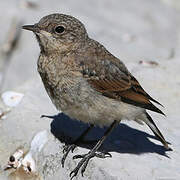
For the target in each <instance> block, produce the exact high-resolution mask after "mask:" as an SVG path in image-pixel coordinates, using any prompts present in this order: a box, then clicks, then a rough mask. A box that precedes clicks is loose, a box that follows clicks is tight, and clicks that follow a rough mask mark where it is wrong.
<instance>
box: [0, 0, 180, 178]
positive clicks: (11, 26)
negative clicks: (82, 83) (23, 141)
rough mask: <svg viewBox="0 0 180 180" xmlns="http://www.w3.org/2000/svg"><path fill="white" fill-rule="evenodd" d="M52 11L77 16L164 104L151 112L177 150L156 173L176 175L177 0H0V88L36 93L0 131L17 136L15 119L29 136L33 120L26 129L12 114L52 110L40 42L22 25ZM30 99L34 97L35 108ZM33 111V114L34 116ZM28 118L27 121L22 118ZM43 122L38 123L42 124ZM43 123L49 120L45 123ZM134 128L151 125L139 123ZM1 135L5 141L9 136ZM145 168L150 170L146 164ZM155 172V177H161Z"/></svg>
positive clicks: (179, 40) (179, 70)
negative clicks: (42, 77) (41, 69)
mask: <svg viewBox="0 0 180 180" xmlns="http://www.w3.org/2000/svg"><path fill="white" fill-rule="evenodd" d="M51 13H64V14H69V15H72V16H74V17H76V18H78V19H79V20H81V21H82V22H83V23H84V25H85V27H86V29H87V31H88V33H89V36H90V37H91V38H93V39H96V40H97V41H99V42H101V43H102V44H103V45H104V46H105V47H106V48H107V49H108V50H109V51H110V52H111V53H112V54H114V55H115V56H117V57H118V58H120V59H121V60H122V61H123V62H124V63H125V64H126V65H127V67H128V69H129V70H130V72H131V73H132V74H133V75H135V76H136V77H137V79H138V81H139V82H140V84H142V86H143V87H144V89H145V90H146V91H147V92H148V93H149V94H150V95H152V97H154V98H155V99H157V100H158V101H159V102H161V103H162V104H163V105H164V106H165V107H166V108H165V109H163V111H164V112H165V113H166V114H167V118H164V117H160V116H159V115H157V114H153V117H154V118H155V119H157V121H156V123H157V125H158V127H160V129H161V130H162V132H163V134H164V136H165V137H167V139H168V141H170V142H171V143H172V145H173V147H174V149H175V151H174V152H175V154H174V153H172V154H171V157H172V159H173V157H174V159H173V161H171V163H169V161H168V160H167V159H165V160H164V161H162V164H163V162H165V163H164V166H163V167H164V168H165V169H166V170H165V169H161V170H160V171H158V172H156V173H155V174H156V175H157V174H158V173H161V172H163V173H165V174H167V175H168V177H174V176H169V175H171V173H172V172H173V173H174V174H176V173H177V167H180V164H178V165H177V163H179V162H180V159H179V158H180V156H179V154H180V153H179V152H177V151H176V150H177V149H180V142H179V138H180V132H179V129H180V123H179V115H180V113H179V108H180V91H179V89H180V0H131V1H130V0H129V1H128V0H126V1H124V0H51V1H50V0H1V1H0V23H1V26H0V27H1V28H0V93H3V92H6V91H9V90H15V89H18V88H19V87H25V90H23V93H24V92H26V91H28V90H29V91H30V93H31V92H32V94H33V93H34V95H27V97H28V98H29V99H28V101H27V103H25V102H26V100H27V99H26V100H25V101H24V103H23V104H22V105H21V106H20V107H21V108H19V109H18V110H19V111H23V109H24V111H23V112H21V114H20V116H19V115H17V116H16V113H15V112H14V115H13V116H12V115H10V116H9V117H8V116H7V119H6V120H4V121H2V122H1V121H0V127H1V125H2V127H4V129H3V130H2V131H1V132H0V133H1V134H5V135H6V134H11V133H12V134H11V136H14V137H15V136H16V133H17V131H18V130H16V132H13V129H14V127H15V126H16V123H19V125H18V126H17V127H18V128H20V131H21V130H22V129H23V128H22V127H24V129H23V130H22V134H23V133H24V136H25V135H26V134H27V139H30V138H31V137H32V135H31V136H30V133H31V132H32V131H33V132H34V131H35V128H36V127H37V126H38V125H35V124H34V127H33V126H32V127H33V128H32V130H29V132H28V130H27V128H26V127H25V125H23V123H22V122H21V121H17V122H16V123H15V122H14V118H16V119H19V117H21V118H22V119H23V118H24V122H31V120H32V119H33V118H34V117H36V118H37V117H39V116H40V114H41V113H43V112H50V111H52V109H50V108H49V107H53V105H52V104H51V103H50V105H49V104H48V103H49V102H50V101H49V102H48V99H49V98H47V97H46V98H47V99H45V98H44V97H45V96H47V94H46V93H45V91H44V88H43V86H42V82H41V81H40V77H39V74H38V72H37V65H36V63H37V59H38V56H39V52H40V50H39V46H38V43H37V42H36V39H35V36H34V35H33V33H32V32H28V31H24V30H22V29H21V26H22V25H26V24H34V23H36V22H38V21H39V20H40V19H41V18H42V17H43V16H46V15H48V14H51ZM29 82H33V83H29ZM27 84H29V85H27ZM34 87H35V88H37V89H38V88H39V91H38V90H37V91H36V92H35V90H34V89H33V88H34ZM41 92H43V93H44V94H45V95H44V96H43V98H44V99H43V98H42V99H43V101H42V102H41V99H38V98H40V97H41ZM25 96H26V94H25ZM38 96H39V97H38ZM36 98H37V100H36ZM31 101H32V102H31ZM46 102H47V104H48V105H46ZM28 103H32V104H33V103H36V106H35V107H36V108H35V107H34V105H29V104H28ZM0 104H1V102H0ZM41 104H42V105H41ZM27 107H28V108H29V109H28V108H27ZM38 108H39V109H38ZM42 108H43V109H42ZM25 109H26V111H25ZM45 110H47V111H45ZM30 112H31V114H30ZM32 112H33V113H35V115H33V116H32ZM40 112H41V113H40ZM27 114H28V115H27ZM31 116H32V117H33V118H32V117H31ZM26 118H27V119H28V118H29V121H25V119H26ZM11 119H12V120H11ZM164 119H166V120H164ZM8 121H9V122H8ZM162 122H163V123H162ZM3 123H4V124H3ZM10 123H14V126H12V125H11V126H12V127H11V128H12V129H11V130H12V131H10V130H9V131H7V126H8V127H9V124H10ZM132 123H133V122H132ZM21 126H22V127H21ZM26 126H28V127H30V126H31V125H28V124H26ZM44 126H45V125H44V124H43V123H42V126H41V127H44ZM129 126H131V124H129ZM135 126H136V125H135ZM135 126H134V124H133V127H135ZM47 127H49V122H48V123H46V128H47ZM137 128H139V129H141V130H142V131H149V130H147V129H145V128H144V127H142V128H141V127H139V125H137ZM14 131H15V130H14ZM18 132H19V131H18ZM28 133H29V134H28ZM149 133H150V131H149ZM1 134H0V136H1ZM3 138H4V142H7V141H9V140H10V138H9V139H8V138H6V137H3ZM18 138H19V137H17V139H18ZM7 139H8V140H7ZM1 141H2V140H1ZM2 142H3V141H2ZM2 144H3V143H2ZM2 147H3V148H2V149H1V144H0V152H1V151H2V152H3V153H6V152H5V150H4V147H6V145H4V144H3V145H2ZM7 147H11V148H12V147H13V146H12V145H11V146H7ZM6 155H7V156H6V157H5V158H4V157H3V156H2V155H0V159H1V158H4V162H5V161H6V159H7V157H8V155H9V152H8V153H6ZM158 159H161V156H160V157H159V156H158V158H157V162H159V161H158ZM178 159H179V161H178ZM150 161H151V160H149V161H148V163H149V162H150ZM172 162H173V163H174V165H173V163H172ZM134 163H135V164H136V162H134ZM157 164H158V163H157ZM153 168H154V166H153ZM158 168H159V167H158ZM110 170H111V169H110ZM152 172H154V171H152ZM148 173H151V172H150V170H149V171H148ZM130 174H133V173H131V172H130ZM156 175H155V177H159V176H156ZM127 177H128V176H127ZM161 177H162V176H161ZM131 179H132V178H131ZM144 179H145V178H144Z"/></svg>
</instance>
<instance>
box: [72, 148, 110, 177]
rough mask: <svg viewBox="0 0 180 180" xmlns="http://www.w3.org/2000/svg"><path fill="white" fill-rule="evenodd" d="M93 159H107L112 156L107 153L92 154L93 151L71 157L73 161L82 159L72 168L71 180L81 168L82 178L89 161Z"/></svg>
mask: <svg viewBox="0 0 180 180" xmlns="http://www.w3.org/2000/svg"><path fill="white" fill-rule="evenodd" d="M93 157H98V158H107V157H112V156H111V154H110V153H108V152H93V151H90V152H89V153H88V154H82V155H75V156H73V159H79V158H82V159H81V161H80V162H79V163H78V165H77V166H76V167H75V168H74V170H73V171H72V172H71V173H70V177H71V180H72V179H73V178H74V177H75V176H76V175H77V174H78V172H79V170H80V168H81V175H82V176H83V174H84V172H85V170H86V167H87V165H88V162H89V160H90V159H91V158H93Z"/></svg>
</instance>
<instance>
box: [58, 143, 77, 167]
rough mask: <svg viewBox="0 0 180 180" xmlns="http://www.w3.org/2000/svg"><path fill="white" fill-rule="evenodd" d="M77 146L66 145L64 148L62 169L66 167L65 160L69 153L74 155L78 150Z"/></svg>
mask: <svg viewBox="0 0 180 180" xmlns="http://www.w3.org/2000/svg"><path fill="white" fill-rule="evenodd" d="M76 147H77V146H76V145H75V144H71V145H69V144H68V145H65V146H64V147H63V154H64V155H63V157H62V159H61V164H62V167H64V163H65V160H66V158H67V156H68V154H69V152H70V151H71V152H72V153H73V151H74V149H75V148H76Z"/></svg>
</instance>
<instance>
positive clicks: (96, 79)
mask: <svg viewBox="0 0 180 180" xmlns="http://www.w3.org/2000/svg"><path fill="white" fill-rule="evenodd" d="M118 61H119V60H118V59H117V60H114V59H113V60H101V61H97V60H96V64H95V66H94V67H92V63H91V65H88V63H86V64H85V65H84V64H83V65H84V69H83V70H82V73H83V75H84V77H85V78H86V79H87V81H88V82H89V84H90V85H91V86H92V87H93V88H94V89H96V91H98V92H100V93H102V95H104V96H106V97H109V98H113V99H117V100H121V101H123V102H125V103H128V104H132V105H135V106H139V107H142V108H145V109H148V110H151V111H155V112H158V113H161V114H163V115H164V113H163V112H162V111H161V110H160V109H158V108H157V107H156V106H154V105H153V104H152V103H151V101H154V102H156V103H158V104H159V105H161V104H160V103H159V102H157V101H156V100H154V99H153V98H152V97H151V96H149V95H148V94H147V93H146V92H145V91H144V89H143V88H142V87H141V85H140V84H139V83H138V81H137V80H136V79H135V78H134V77H133V76H132V75H131V74H130V73H129V72H128V70H127V69H126V67H125V65H124V64H123V63H122V62H120V63H119V62H118Z"/></svg>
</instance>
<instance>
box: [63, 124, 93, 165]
mask: <svg viewBox="0 0 180 180" xmlns="http://www.w3.org/2000/svg"><path fill="white" fill-rule="evenodd" d="M93 127H94V125H92V124H91V125H90V126H89V127H88V128H87V129H86V130H85V131H84V132H83V133H82V134H81V135H80V136H79V137H78V138H77V139H76V140H75V141H74V142H73V143H71V144H67V145H65V146H64V148H63V153H64V155H63V157H62V160H61V164H62V167H64V163H65V160H66V157H67V155H68V154H69V152H70V151H71V152H73V151H74V149H75V148H76V144H78V143H79V142H80V141H81V140H82V139H83V138H84V137H85V136H86V135H87V133H88V132H89V131H90V130H91V129H92V128H93Z"/></svg>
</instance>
